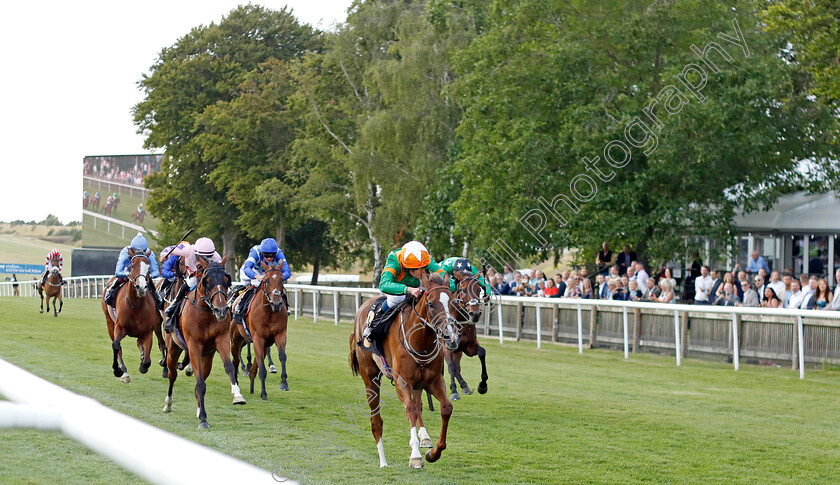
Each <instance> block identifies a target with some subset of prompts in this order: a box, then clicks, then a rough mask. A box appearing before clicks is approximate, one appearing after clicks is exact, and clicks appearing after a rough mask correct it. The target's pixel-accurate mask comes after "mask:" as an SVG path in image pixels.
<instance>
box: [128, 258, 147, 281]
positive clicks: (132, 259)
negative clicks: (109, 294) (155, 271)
mask: <svg viewBox="0 0 840 485" xmlns="http://www.w3.org/2000/svg"><path fill="white" fill-rule="evenodd" d="M137 258H143V259H145V260H146V263H147V264H148V265H149V268H151V267H152V263H151V262H150V261H149V257H148V256H146V255H145V254H135V255H134V256H132V257H131V260H130V261H134V260H135V259H137ZM129 264H131V263H130V262H129ZM138 276H143V275H138ZM145 276H146V283H148V284H149V285H150V286H151V284H152V282H151V280H150V276H149V275H148V274H146V275H145ZM136 279H137V278H132V277H131V272H130V271H129V273H128V281H130V282H131V284H132V285H134V286H137V282H136V281H135V280H136Z"/></svg>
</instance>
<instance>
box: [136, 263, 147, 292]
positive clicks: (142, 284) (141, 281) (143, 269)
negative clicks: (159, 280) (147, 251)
mask: <svg viewBox="0 0 840 485" xmlns="http://www.w3.org/2000/svg"><path fill="white" fill-rule="evenodd" d="M148 274H149V264H148V263H144V262H143V261H140V277H139V278H138V279H137V287H138V288H141V289H145V288H146V275H148Z"/></svg>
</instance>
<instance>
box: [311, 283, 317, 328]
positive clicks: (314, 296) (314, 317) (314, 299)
mask: <svg viewBox="0 0 840 485" xmlns="http://www.w3.org/2000/svg"><path fill="white" fill-rule="evenodd" d="M312 321H313V322H317V321H318V290H312Z"/></svg>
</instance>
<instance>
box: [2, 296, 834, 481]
mask: <svg viewBox="0 0 840 485" xmlns="http://www.w3.org/2000/svg"><path fill="white" fill-rule="evenodd" d="M349 332H350V325H349V324H346V323H344V324H340V325H339V326H338V327H335V326H333V325H332V323H331V322H323V321H321V322H318V323H313V322H312V320H311V318H306V319H301V320H298V321H291V322H290V328H289V344H288V347H287V351H288V354H289V363H288V369H289V385H290V387H291V390H290V391H289V392H285V393H282V394H281V391H279V390H277V385H278V384H279V380H280V379H279V376H277V375H275V374H269V378H268V380H267V381H268V383H267V384H268V386H269V387H268V395H269V399H270V401H269V402H262V401H260V399H259V397H258V395H257V397H256V398H255V397H254V396H252V395H250V394H248V393H247V380H242V381H241V382H242V388H243V391H246V392H245V397H246V399H248V404H247V405H245V406H242V407H234V406H233V405H232V404H231V399H232V397H231V395H230V392H229V391H230V387H229V384H228V383H227V380H226V377H225V375H224V372H223V370H222V366H221V363H220V360H219V359H218V358H216V359H215V362H214V369H213V373H212V375H211V376H210V379H209V381H208V395H207V399H206V402H207V411H208V415H209V416H208V420H209V422H210V425H211V426H212V429H211V430H210V431H198V430H197V429H196V428H197V425H198V420H197V419H196V418H195V400H194V397H193V388H194V385H195V380H194V379H193V378H186V377H184V376H180V377H179V379H178V381H177V383H176V386H175V387H176V388H175V395H174V397H175V401H174V405H173V412H172V413H171V414H164V413H162V412H161V408H162V407H163V399H164V396H165V393H166V382H165V381H164V380H163V379H161V378H160V368H159V367H158V366H157V364H156V361H157V359H158V358H159V357H158V354H157V351H155V354H154V355H153V360H154V362H155V363H153V367H152V369H151V370H150V372H149V374H147V375H140V374H139V373H138V372H137V366H138V364H139V358H138V357H139V356H138V353H137V351H136V348H135V347H134V343H133V340H132V339H127V340H125V341H124V344H123V348H124V349H125V350H126V365H127V366H128V367H129V372H130V374H131V377H132V382H131V383H130V384H128V385H125V384H121V383H119V382H118V381H117V379H115V378H114V377H113V376H112V374H111V368H110V360H111V351H110V344H109V342H108V337H107V332H106V330H105V322H104V317H102V316H100V310H99V304H98V302H96V301H93V300H86V301H85V300H68V301H66V304H65V306H64V312H63V313H62V314H61V315H60V316H59V317H58V318H54V317H52V316H46V315H40V314H38V312H37V304H36V303H33V301H32V300H13V299H11V298H0V336H2V337H1V338H0V356H2V357H3V358H4V359H7V360H10V361H11V362H13V363H15V364H17V365H20V366H22V367H24V368H26V369H28V370H30V371H32V372H34V373H36V374H38V375H41V376H43V377H45V378H47V379H49V380H51V381H53V382H56V383H58V384H60V385H62V386H64V387H66V388H68V389H70V390H72V391H74V392H78V393H81V394H84V395H87V396H90V397H93V398H94V399H97V400H99V401H101V402H102V403H104V404H105V405H107V406H110V407H113V408H114V409H117V410H118V411H121V412H123V413H126V414H128V415H131V416H134V417H137V418H139V419H142V420H144V421H147V422H149V423H151V424H153V425H155V426H158V427H160V428H163V429H166V430H169V431H172V432H174V433H176V434H179V435H181V436H184V437H186V438H188V439H191V440H195V441H197V442H199V443H203V444H205V445H208V446H211V447H213V448H216V449H219V450H221V451H223V452H225V453H229V454H231V455H233V456H236V457H238V458H241V459H243V460H246V461H249V462H252V463H254V464H256V465H258V466H261V467H264V468H267V469H270V468H271V467H272V464H273V463H275V462H277V460H278V459H280V458H281V457H287V456H293V457H295V458H292V459H291V460H290V463H291V464H292V465H295V466H296V467H299V468H300V469H303V470H305V471H306V475H305V477H304V479H305V480H306V481H308V482H314V483H488V482H493V483H640V482H672V483H716V482H721V481H730V482H735V483H837V482H838V481H840V470H838V467H837V463H838V461H840V447H838V439H837V436H838V434H840V421H838V420H837V419H836V415H837V411H836V408H837V406H838V403H839V402H840V386H838V384H839V383H840V372H837V371H831V370H827V371H826V370H821V371H810V370H809V371H808V373H807V375H806V379H805V380H800V379H799V378H798V373H797V372H793V371H791V370H790V369H784V368H775V367H758V366H747V365H745V366H742V367H741V370H740V371H738V372H735V371H733V370H732V367H731V366H730V365H724V364H717V363H710V362H702V361H696V360H690V359H686V360H683V365H682V367H679V368H678V367H676V366H675V364H674V359H673V358H672V357H666V356H659V355H650V354H637V355H633V356H631V359H630V360H629V361H624V359H623V354H622V353H621V352H616V351H610V350H587V351H585V352H584V354H583V355H578V353H577V348H576V347H571V346H559V345H551V344H547V345H545V346H544V348H543V349H542V350H537V349H536V348H535V345H534V344H533V343H525V342H505V344H504V345H501V346H500V345H499V343H498V341H495V340H493V339H490V338H485V339H483V345H484V346H485V347H486V348H487V353H488V367H489V369H488V371H489V374H490V380H489V386H490V391H489V392H488V394H486V395H483V396H482V395H478V394H474V395H472V396H463V398H462V400H461V401H458V402H456V403H455V411H454V414H453V418H452V421H451V423H450V428H449V436H448V440H447V442H448V448H447V450H446V451H444V453H443V457H442V458H441V460H440V461H438V462H437V463H433V464H426V467H425V468H424V469H423V470H419V471H418V470H410V469H409V468H408V463H407V462H408V457H409V454H410V449H409V446H408V441H409V433H408V426H407V421H406V418H405V414H404V411H403V408H402V406H401V405H400V404H399V403H398V402H396V401H392V400H388V401H385V404H384V407H383V418H384V421H385V425H384V426H385V427H384V433H385V435H384V446H385V452H386V455H387V458H388V462H389V464H390V467H389V468H387V469H385V470H380V469H379V468H378V459H377V453H376V446H375V443H374V442H373V439H372V437H371V435H370V430H369V421H368V420H367V419H366V418H365V417H364V416H363V415H360V414H359V413H356V414H355V418H356V420H357V423H358V426H359V429H358V430H356V431H352V430H345V429H340V428H337V427H335V425H334V424H331V421H332V420H334V419H335V420H340V421H343V422H347V421H348V418H347V414H346V411H345V406H350V409H353V408H354V406H355V401H356V397H357V395H358V394H359V392H360V391H361V389H362V382H361V379H360V378H358V377H353V376H351V374H350V370H349V368H348V365H347V354H348V344H347V336H348V334H349ZM275 355H276V354H275ZM463 365H464V375H465V377H466V378H467V380H468V382H469V383H470V384H471V385H472V386H473V387H475V386H476V385H477V380H478V374H479V363H478V361H477V359H467V358H465V359H464V361H463ZM257 386H259V383H258V382H257ZM257 392H259V387H257ZM362 405H364V404H363V403H362ZM424 416H425V417H426V425H427V427H428V428H429V431H430V433H431V435H432V437H433V440H434V439H436V435H437V433H438V432H439V426H440V418H439V415H438V413H437V412H435V413H430V412H428V411H426V412H425V413H424ZM330 429H332V430H334V434H330V433H329V432H325V430H330ZM0 432H2V433H4V434H3V437H4V438H5V439H3V440H0V456H2V457H3V460H2V463H3V465H0V482H2V483H6V482H10V481H24V480H26V479H28V478H29V477H30V476H32V477H34V478H32V480H33V481H35V482H38V481H42V480H43V481H47V479H49V478H50V477H52V478H56V479H59V480H60V481H62V482H67V481H94V482H95V481H97V480H102V481H107V480H114V481H117V482H120V481H125V475H123V474H122V473H123V472H120V471H119V470H117V469H116V468H115V467H113V466H108V467H105V466H103V467H101V468H97V467H87V466H85V465H84V463H83V460H82V459H83V458H85V456H86V454H88V455H89V453H87V452H85V451H81V450H76V451H66V450H67V449H66V448H64V447H63V446H62V445H61V444H60V443H55V444H53V443H50V442H49V441H47V442H46V444H41V443H43V442H41V443H39V444H38V448H37V449H33V448H32V447H33V446H34V445H33V444H32V442H33V439H32V437H33V436H34V435H33V434H31V433H28V432H20V431H14V432H9V431H0ZM115 432H119V430H115ZM319 436H321V437H325V436H331V437H332V438H333V439H335V440H338V441H340V446H331V444H333V445H334V444H336V443H337V441H333V442H331V443H330V442H325V441H319V440H318V437H319ZM50 439H52V438H50ZM334 447H340V448H341V449H340V450H339V451H337V452H335V453H333V454H332V456H325V454H326V453H325V451H326V452H330V448H334ZM36 452H37V453H38V454H39V456H40V457H41V458H42V459H43V460H44V461H45V462H47V463H48V464H49V467H45V468H46V469H40V470H38V471H33V469H32V466H31V463H32V461H31V460H32V456H31V455H32V453H36ZM168 453H172V454H176V455H177V450H161V456H162V458H163V457H164V456H166V454H168ZM307 454H308V458H306V455H307ZM85 459H86V460H93V458H92V457H87V458H85ZM89 462H90V463H92V461H89ZM189 466H198V465H197V464H196V465H189ZM88 470H91V471H88ZM87 473H96V476H94V477H93V478H90V479H89V478H88V475H87ZM281 473H282V470H281ZM33 474H36V475H33Z"/></svg>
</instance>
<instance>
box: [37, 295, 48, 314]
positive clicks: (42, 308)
mask: <svg viewBox="0 0 840 485" xmlns="http://www.w3.org/2000/svg"><path fill="white" fill-rule="evenodd" d="M38 295H40V296H41V313H44V294H43V293H41V290H40V289H38ZM49 304H50V302H49V301H48V302H47V311H50V309H49Z"/></svg>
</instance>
